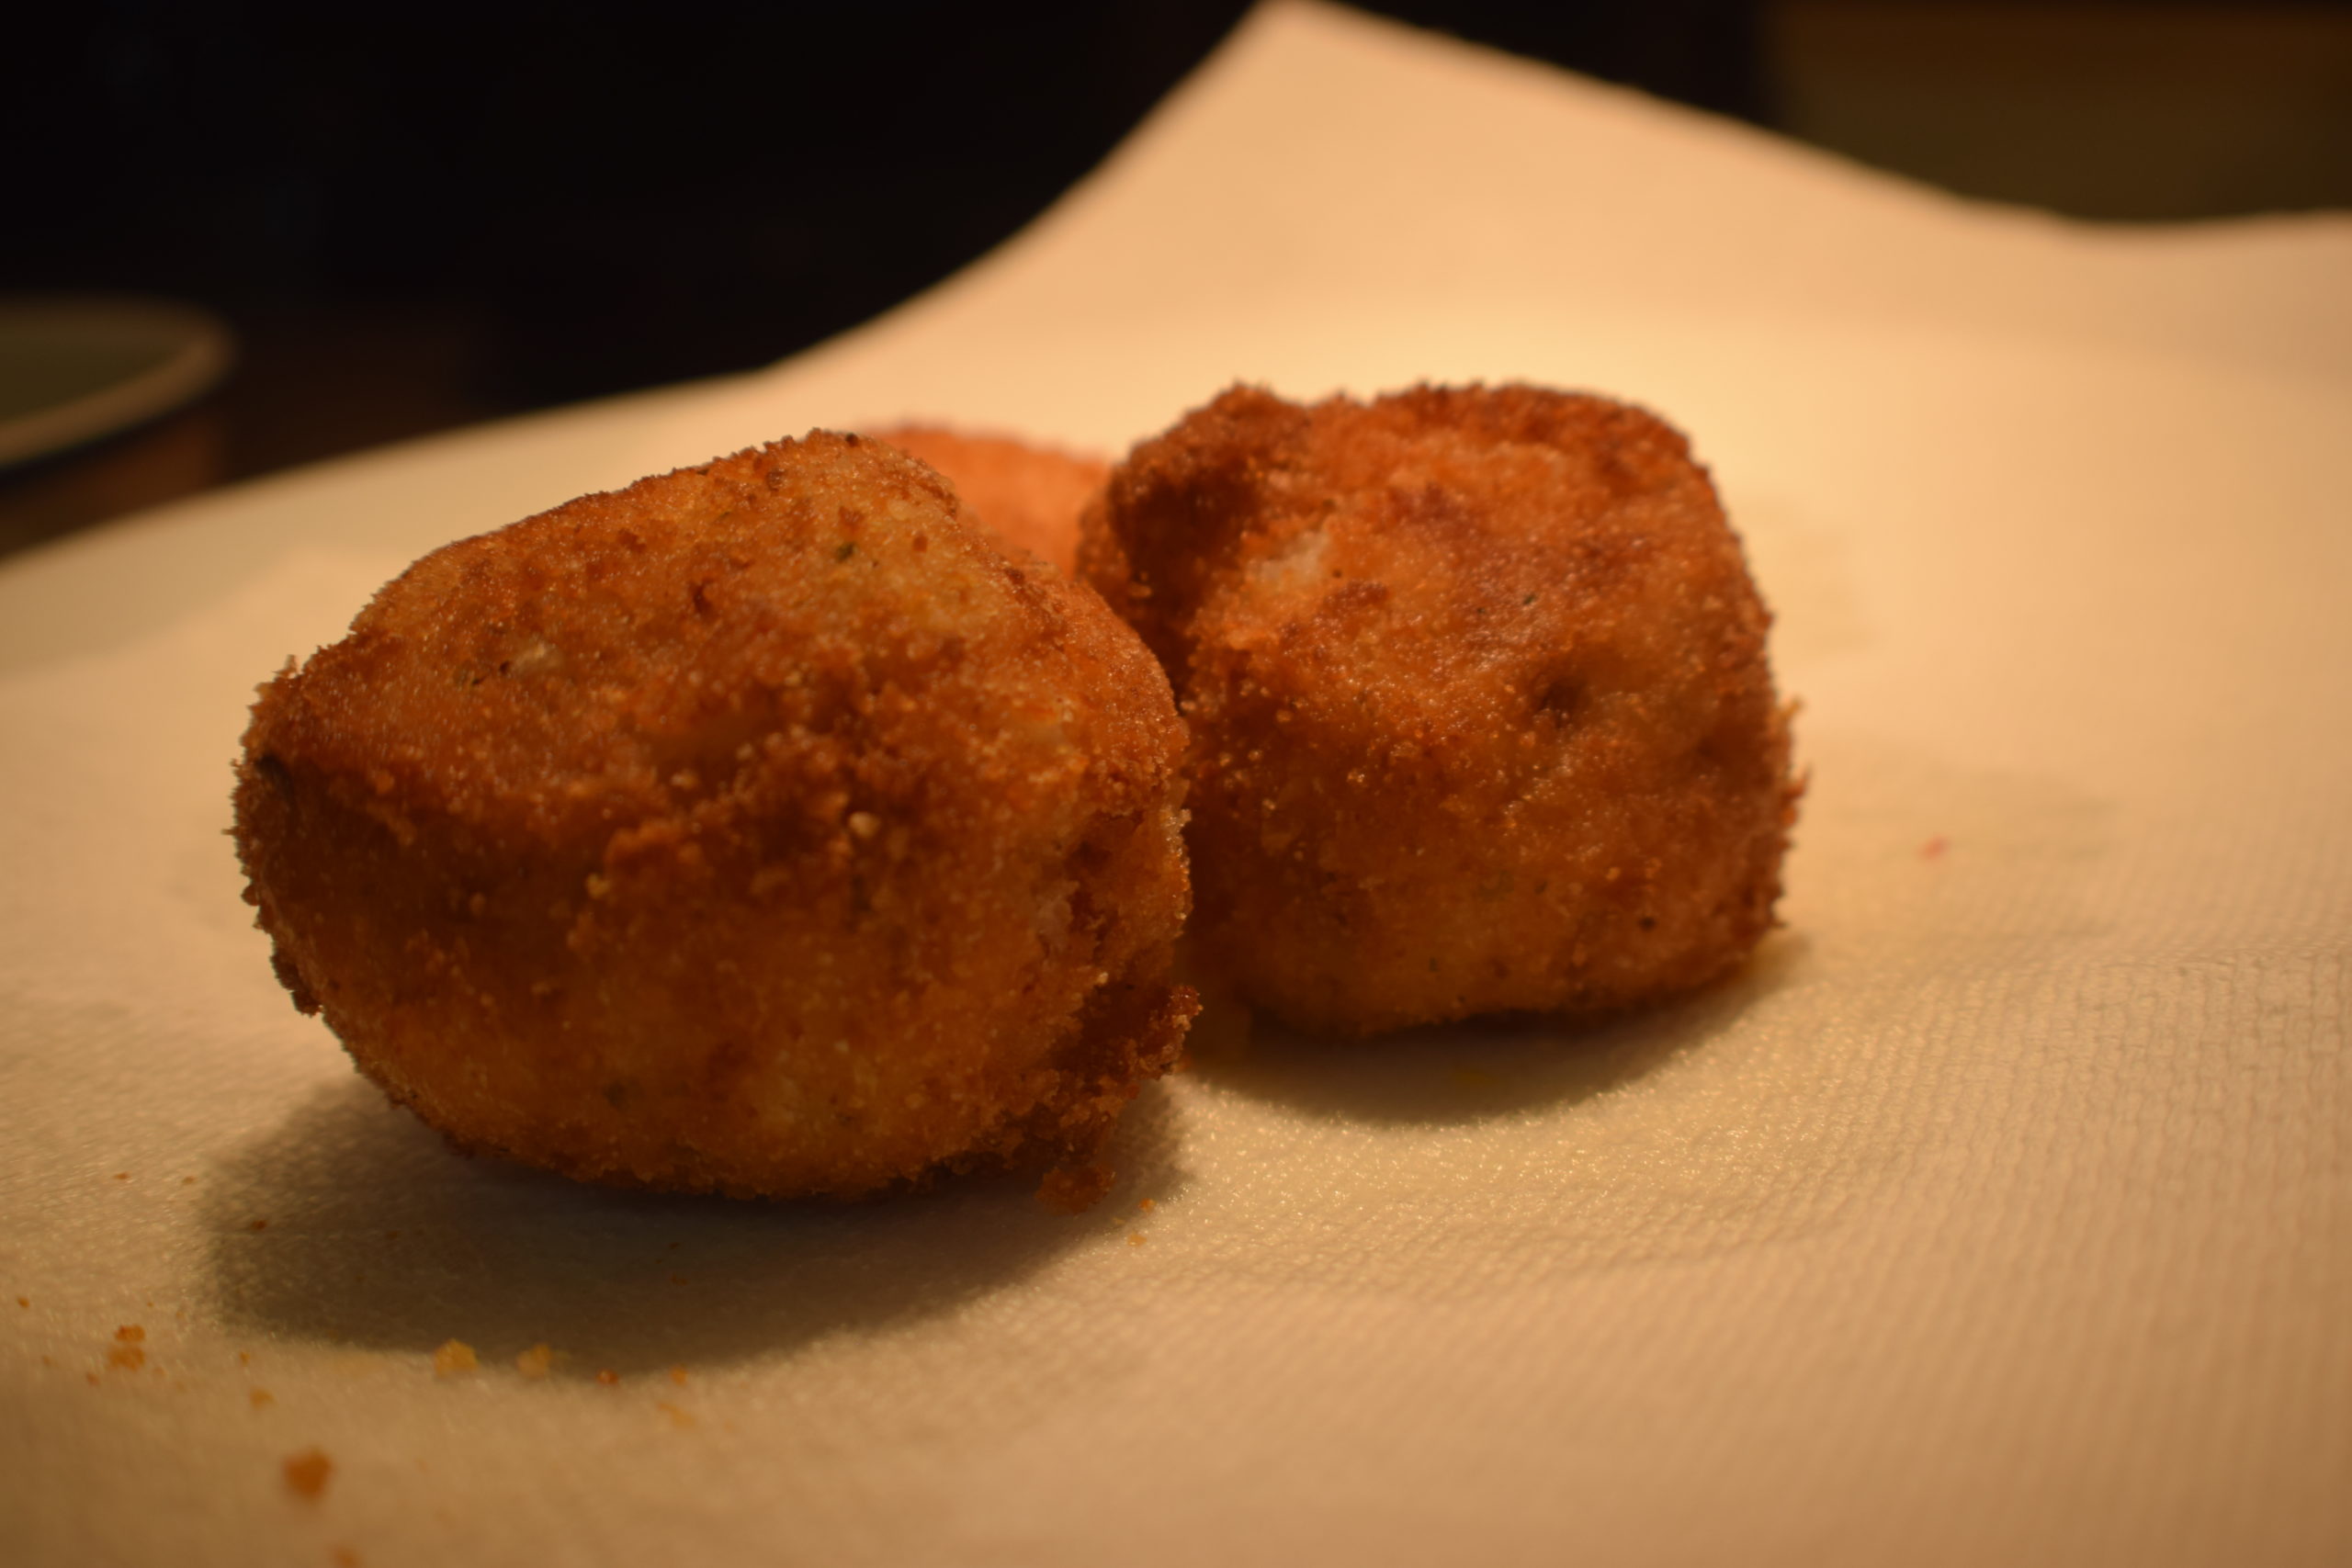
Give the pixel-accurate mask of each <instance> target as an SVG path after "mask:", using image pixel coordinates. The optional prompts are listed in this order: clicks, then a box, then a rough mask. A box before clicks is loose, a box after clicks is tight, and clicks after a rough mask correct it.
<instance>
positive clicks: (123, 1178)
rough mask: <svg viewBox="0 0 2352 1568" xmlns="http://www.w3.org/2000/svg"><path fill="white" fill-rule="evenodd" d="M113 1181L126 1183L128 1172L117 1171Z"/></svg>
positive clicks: (128, 1177)
mask: <svg viewBox="0 0 2352 1568" xmlns="http://www.w3.org/2000/svg"><path fill="white" fill-rule="evenodd" d="M114 1179H116V1180H117V1181H128V1180H130V1172H129V1171H127V1170H118V1171H116V1172H115V1173H114Z"/></svg>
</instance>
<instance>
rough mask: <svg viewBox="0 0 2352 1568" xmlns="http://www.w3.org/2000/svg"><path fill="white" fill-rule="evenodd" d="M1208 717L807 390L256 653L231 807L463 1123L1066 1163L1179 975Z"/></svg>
mask: <svg viewBox="0 0 2352 1568" xmlns="http://www.w3.org/2000/svg"><path fill="white" fill-rule="evenodd" d="M1182 748H1183V728H1182V724H1181V722H1180V721H1179V719H1178V718H1177V716H1176V712H1175V708H1174V706H1173V704H1172V702H1171V700H1170V694H1169V689H1168V684H1167V682H1166V680H1165V679H1164V677H1163V676H1162V675H1161V673H1160V671H1159V668H1158V667H1157V666H1156V665H1155V664H1154V663H1153V661H1152V660H1151V657H1150V655H1149V654H1148V653H1147V652H1146V651H1145V649H1144V648H1143V646H1142V645H1141V644H1140V643H1139V642H1138V641H1137V640H1136V637H1134V636H1133V635H1132V634H1131V633H1130V632H1129V631H1128V630H1127V628H1126V627H1125V626H1122V625H1120V624H1119V622H1118V621H1117V619H1116V618H1115V617H1114V616H1113V615H1111V614H1110V612H1109V611H1108V610H1107V609H1105V608H1104V607H1103V604H1102V603H1101V602H1100V601H1099V600H1097V599H1096V598H1095V597H1094V595H1093V594H1092V593H1091V592H1088V591H1086V590H1083V589H1080V588H1078V587H1076V586H1074V585H1072V584H1070V583H1069V582H1068V581H1064V580H1062V579H1060V578H1058V577H1057V576H1056V575H1055V574H1053V573H1051V572H1046V571H1043V570H1039V569H1038V568H1037V567H1036V566H1035V564H1034V563H1031V564H1027V565H1024V564H1023V563H1022V562H1021V561H1019V560H1016V559H1014V558H1008V557H1007V556H1006V555H1005V554H1004V553H1003V551H1002V550H1001V548H1000V547H999V546H998V545H997V544H996V542H995V541H994V540H993V539H991V538H990V537H989V536H988V535H987V534H986V533H985V532H984V531H983V530H981V529H979V528H978V527H976V526H974V525H972V524H971V523H970V522H969V521H967V518H966V517H965V516H964V515H962V514H961V513H960V511H959V508H958V505H957V502H956V496H955V493H954V491H952V490H951V489H950V488H949V487H948V486H947V485H946V484H945V483H944V482H943V481H942V480H941V479H940V478H939V477H938V476H937V475H936V474H934V473H933V472H932V470H930V469H929V468H925V467H923V466H922V464H920V463H918V462H915V461H913V460H911V459H910V458H908V457H904V456H902V455H900V454H899V453H897V452H894V451H892V450H890V449H889V448H888V447H886V446H879V445H877V444H876V443H873V442H863V441H861V440H860V439H859V438H858V437H856V436H839V435H832V434H821V433H820V434H811V435H810V436H809V437H808V438H807V439H806V440H802V441H797V442H796V441H786V442H780V443H776V444H775V445H772V446H763V447H760V448H757V449H755V450H752V451H748V452H742V453H739V454H737V455H735V456H733V457H726V458H722V459H720V460H718V461H716V462H712V463H707V464H705V465H703V466H702V467H700V468H687V469H683V470H680V471H678V472H676V473H673V474H668V475H665V476H662V477H660V478H655V479H646V480H644V481H642V482H640V483H639V484H636V485H632V486H630V487H629V488H628V489H627V490H624V491H618V492H616V493H612V494H605V495H592V496H587V497H584V498H582V499H581V500H578V501H575V502H571V503H569V504H568V505H564V506H560V507H558V508H556V509H555V510H554V511H551V512H548V513H542V514H540V515H538V516H536V517H532V518H529V519H526V520H525V521H524V522H521V523H517V524H515V525H513V526H511V527H507V528H503V529H501V530H499V531H497V532H495V533H492V534H487V535H483V536H481V537H478V538H472V539H468V540H464V541H462V542H460V543H458V544H454V545H451V546H448V547H446V548H444V549H440V550H436V551H435V552H434V553H433V554H431V555H429V556H427V557H425V558H424V559H423V560H420V561H418V562H417V563H416V564H415V565H414V566H413V567H411V568H410V569H409V570H407V571H406V572H404V573H402V574H401V576H400V577H399V578H397V579H396V580H394V581H392V582H391V583H390V584H389V585H388V586H387V587H385V588H384V589H383V590H382V591H381V592H379V593H378V595H377V596H376V598H375V600H374V602H373V603H371V604H369V605H368V607H367V608H366V609H365V610H364V611H362V612H361V614H360V615H359V616H358V618H357V619H356V621H355V622H354V623H353V625H352V628H351V632H350V635H349V636H348V637H345V639H344V640H343V641H341V642H339V643H336V644H335V645H334V646H333V647H331V648H326V649H321V650H320V651H319V652H318V653H316V654H315V655H313V656H312V657H311V659H310V660H308V661H307V662H306V663H304V664H303V665H302V666H301V667H300V669H296V668H294V667H292V666H291V665H290V664H289V666H288V670H287V671H285V672H283V673H281V674H280V675H278V676H277V679H275V680H274V681H272V682H269V683H268V684H266V686H264V687H263V688H262V689H261V694H260V699H259V701H257V702H256V703H255V704H254V712H253V722H252V727H251V728H250V729H249V730H248V731H247V733H246V737H245V750H244V757H243V761H241V763H240V764H239V766H238V769H237V784H236V795H235V806H236V829H235V832H236V838H237V844H238V849H239V852H240V853H241V855H242V857H243V863H244V866H245V870H246V873H247V874H248V876H249V878H250V887H249V889H248V892H247V897H248V898H249V900H250V901H251V902H253V903H254V905H255V906H256V908H258V910H259V923H260V925H261V927H262V928H263V929H264V930H265V931H267V932H268V933H269V935H270V936H271V938H272V939H273V940H274V942H275V943H276V950H277V953H276V959H277V971H278V974H279V976H280V977H281V978H282V979H283V980H284V981H285V983H286V985H287V987H288V989H289V990H290V991H292V993H293V995H294V998H295V1001H296V1004H297V1005H298V1006H300V1007H301V1008H302V1009H303V1010H306V1011H318V1012H322V1013H323V1014H324V1016H325V1019H326V1021H327V1022H328V1024H329V1025H330V1026H331V1027H332V1028H333V1029H334V1032H335V1033H336V1034H337V1035H339V1036H340V1037H341V1038H342V1040H343V1042H344V1043H345V1045H346V1046H347V1047H348V1048H349V1050H350V1052H351V1055H352V1056H353V1057H354V1059H355V1060H356V1062H357V1063H358V1065H359V1066H360V1069H361V1070H362V1071H363V1072H365V1073H366V1074H367V1075H368V1077H371V1078H373V1079H375V1080H376V1081H377V1082H378V1083H379V1084H380V1085H381V1086H382V1087H383V1088H384V1089H385V1090H386V1091H387V1092H388V1093H389V1094H390V1096H391V1097H392V1098H393V1099H394V1100H398V1101H400V1102H401V1103H402V1104H405V1105H408V1106H410V1107H411V1108H413V1110H414V1111H416V1112H417V1113H418V1114H419V1115H421V1116H422V1117H424V1120H425V1121H427V1122H431V1123H432V1124H433V1125H434V1126H435V1127H437V1128H439V1129H440V1130H441V1131H443V1132H444V1133H446V1134H448V1135H449V1136H450V1137H451V1138H452V1139H453V1140H455V1141H456V1142H457V1143H458V1144H459V1145H464V1146H466V1147H469V1148H472V1149H478V1150H483V1151H492V1152H496V1153H500V1154H503V1155H507V1156H513V1157H515V1158H517V1159H521V1160H525V1161H527V1162H529V1163H532V1164H535V1165H539V1166H544V1167H547V1168H551V1169H554V1170H559V1171H561V1172H564V1173H566V1174H568V1175H571V1176H575V1177H580V1178H583V1179H590V1180H595V1181H605V1182H614V1183H620V1184H628V1185H640V1186H646V1187H654V1188H666V1189H679V1190H718V1191H724V1192H730V1193H737V1194H747V1195H748V1194H762V1195H788V1194H798V1193H839V1194H849V1193H859V1192H865V1191H869V1190H876V1189H880V1188H885V1187H889V1186H893V1185H898V1184H902V1183H907V1182H910V1181H914V1180H917V1179H922V1178H923V1177H925V1176H927V1175H929V1174H931V1173H934V1172H938V1171H942V1170H960V1169H965V1168H978V1167H1013V1168H1035V1169H1042V1170H1048V1171H1051V1172H1053V1173H1054V1174H1053V1175H1052V1176H1051V1177H1050V1178H1049V1179H1048V1183H1047V1188H1048V1194H1049V1196H1054V1197H1057V1198H1059V1199H1061V1200H1064V1201H1073V1202H1074V1201H1083V1200H1085V1199H1087V1198H1090V1197H1091V1196H1092V1195H1093V1194H1094V1193H1095V1192H1096V1191H1098V1190H1100V1187H1101V1186H1102V1184H1103V1180H1104V1179H1105V1178H1104V1174H1103V1171H1102V1170H1101V1168H1100V1167H1099V1165H1098V1163H1097V1159H1098V1150H1099V1148H1100V1146H1101V1144H1102V1141H1103V1137H1104V1135H1105V1134H1106V1133H1107V1132H1108V1130H1109V1128H1110V1127H1111V1125H1112V1123H1113V1122H1114V1120H1115V1119H1116V1117H1117V1115H1118V1113H1119V1111H1120V1110H1121V1108H1122V1107H1123V1106H1124V1105H1125V1103H1126V1102H1127V1101H1128V1100H1129V1099H1130V1098H1132V1096H1133V1095H1134V1094H1135V1092H1136V1088H1137V1086H1138V1085H1139V1084H1140V1083H1141V1082H1142V1081H1143V1080H1145V1079H1147V1078H1149V1077H1154V1076H1156V1075H1158V1074H1159V1073H1161V1072H1164V1071H1166V1070H1167V1069H1168V1068H1169V1067H1170V1066H1171V1065H1172V1064H1173V1063H1174V1062H1175V1061H1176V1059H1177V1057H1178V1055H1179V1054H1180V1051H1181V1048H1182V1036H1183V1032H1184V1027H1185V1024H1186V1022H1187V1021H1188V1020H1189V1018H1190V1016H1191V1013H1192V1011H1193V1007H1194V1003H1193V998H1192V997H1191V995H1190V993H1189V992H1187V991H1185V990H1184V989H1182V987H1174V986H1171V984H1170V980H1169V962H1170V948H1171V944H1172V942H1174V939H1175V937H1176V935H1177V932H1178V931H1179V930H1180V929H1181V927H1182V923H1183V920H1184V917H1185V911H1186V907H1187V901H1188V887H1187V883H1186V876H1185V867H1184V860H1183V855H1182V846H1181V842H1180V830H1181V823H1182V813H1181V811H1180V799H1181V793H1182V782H1181V776H1180V773H1179V771H1178V764H1179V761H1180V759H1181V756H1182Z"/></svg>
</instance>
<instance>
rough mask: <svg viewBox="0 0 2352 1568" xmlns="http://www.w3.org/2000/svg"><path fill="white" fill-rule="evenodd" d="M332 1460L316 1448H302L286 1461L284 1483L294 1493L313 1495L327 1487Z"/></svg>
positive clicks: (331, 1471)
mask: <svg viewBox="0 0 2352 1568" xmlns="http://www.w3.org/2000/svg"><path fill="white" fill-rule="evenodd" d="M333 1474H334V1461H333V1460H331V1459H329V1458H327V1456H326V1454H325V1453H324V1452H323V1451H322V1450H318V1449H304V1450H302V1451H301V1452H300V1453H299V1454H296V1455H294V1456H293V1457H291V1458H290V1459H288V1461H286V1484H287V1486H288V1488H290V1489H291V1490H292V1491H293V1492H294V1493H295V1495H298V1496H302V1497H315V1496H317V1495H319V1494H320V1493H322V1492H324V1491H325V1490H326V1489H327V1477H329V1476H330V1475H333Z"/></svg>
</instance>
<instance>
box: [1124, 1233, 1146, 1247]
mask: <svg viewBox="0 0 2352 1568" xmlns="http://www.w3.org/2000/svg"><path fill="white" fill-rule="evenodd" d="M1127 1245H1128V1246H1129V1247H1141V1246H1142V1245H1143V1232H1141V1231H1129V1232H1128V1233H1127Z"/></svg>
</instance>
